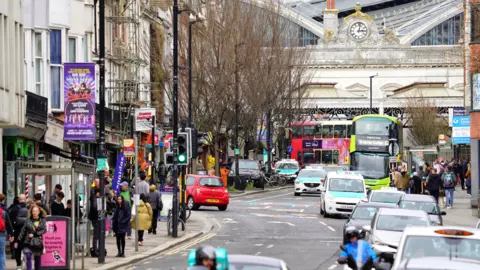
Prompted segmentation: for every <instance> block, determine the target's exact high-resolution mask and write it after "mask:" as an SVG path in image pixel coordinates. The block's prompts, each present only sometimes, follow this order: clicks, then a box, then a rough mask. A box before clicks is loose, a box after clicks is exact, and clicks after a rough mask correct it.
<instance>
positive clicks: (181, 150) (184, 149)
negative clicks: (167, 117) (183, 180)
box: [177, 132, 189, 165]
mask: <svg viewBox="0 0 480 270" xmlns="http://www.w3.org/2000/svg"><path fill="white" fill-rule="evenodd" d="M188 143H189V142H188V133H187V132H179V133H178V137H177V145H178V153H177V161H178V165H188V156H189V153H188V150H189V149H188Z"/></svg>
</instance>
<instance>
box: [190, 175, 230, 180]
mask: <svg viewBox="0 0 480 270" xmlns="http://www.w3.org/2000/svg"><path fill="white" fill-rule="evenodd" d="M186 176H193V177H195V178H218V179H222V178H220V177H218V176H216V175H207V174H187V175H186Z"/></svg>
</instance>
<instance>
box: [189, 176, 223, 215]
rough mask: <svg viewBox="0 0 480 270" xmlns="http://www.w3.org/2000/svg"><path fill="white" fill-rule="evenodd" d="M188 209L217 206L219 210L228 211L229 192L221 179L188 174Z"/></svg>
mask: <svg viewBox="0 0 480 270" xmlns="http://www.w3.org/2000/svg"><path fill="white" fill-rule="evenodd" d="M186 186H187V207H188V208H189V209H193V210H196V209H198V208H199V207H200V206H217V207H218V210H220V211H225V210H227V206H228V202H229V197H228V190H227V188H226V187H225V186H224V185H223V181H222V179H221V178H220V177H217V176H209V175H194V174H188V175H187V180H186Z"/></svg>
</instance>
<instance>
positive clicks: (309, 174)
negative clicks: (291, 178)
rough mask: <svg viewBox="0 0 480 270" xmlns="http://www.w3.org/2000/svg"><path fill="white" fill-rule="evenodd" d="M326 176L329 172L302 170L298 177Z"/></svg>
mask: <svg viewBox="0 0 480 270" xmlns="http://www.w3.org/2000/svg"><path fill="white" fill-rule="evenodd" d="M326 176H327V172H326V171H322V170H301V171H300V172H299V173H298V177H304V178H325V177H326Z"/></svg>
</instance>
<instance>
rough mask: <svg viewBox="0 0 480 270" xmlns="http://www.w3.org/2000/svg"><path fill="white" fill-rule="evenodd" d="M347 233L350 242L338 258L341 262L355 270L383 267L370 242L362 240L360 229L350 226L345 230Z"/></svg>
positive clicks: (343, 247)
mask: <svg viewBox="0 0 480 270" xmlns="http://www.w3.org/2000/svg"><path fill="white" fill-rule="evenodd" d="M345 235H346V238H347V241H349V243H347V244H345V245H344V246H341V247H342V251H341V252H340V256H339V258H338V259H337V262H338V263H339V264H347V265H348V267H350V268H351V269H353V270H370V269H372V268H373V267H375V269H382V267H380V266H379V265H378V259H377V255H376V254H375V252H374V251H373V249H372V247H371V246H370V244H369V243H368V242H366V241H364V240H360V239H359V238H360V231H359V230H358V229H357V228H355V227H353V226H350V227H348V228H347V229H346V230H345Z"/></svg>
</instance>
